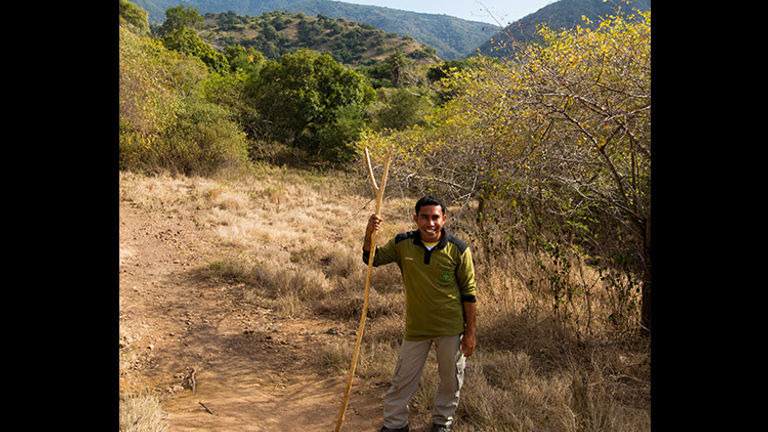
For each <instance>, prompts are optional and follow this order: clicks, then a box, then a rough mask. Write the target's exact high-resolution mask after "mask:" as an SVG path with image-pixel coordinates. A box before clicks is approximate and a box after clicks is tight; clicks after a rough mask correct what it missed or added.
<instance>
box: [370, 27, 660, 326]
mask: <svg viewBox="0 0 768 432" xmlns="http://www.w3.org/2000/svg"><path fill="white" fill-rule="evenodd" d="M540 35H541V42H540V43H538V44H535V45H530V46H529V47H528V48H527V49H526V50H525V51H524V52H522V53H521V54H520V55H519V59H518V60H517V61H502V60H494V59H490V58H487V57H477V58H473V59H470V60H471V62H470V64H468V65H465V66H467V67H464V68H463V69H461V70H456V71H455V72H454V73H452V74H449V75H448V76H447V77H444V78H443V79H442V81H440V86H441V89H442V91H443V92H446V93H447V94H450V95H452V96H453V98H452V99H451V100H449V101H448V102H446V103H445V104H444V105H443V106H441V107H439V108H438V109H437V110H436V111H435V113H434V115H432V116H431V117H430V119H429V123H430V125H431V126H430V128H419V127H413V128H410V129H406V130H403V131H400V132H397V133H390V134H389V135H386V134H381V133H378V134H368V135H365V136H364V138H363V140H361V142H359V143H358V146H359V147H360V148H362V147H368V148H370V149H371V152H372V153H373V154H372V156H371V157H376V156H381V153H383V151H384V149H385V148H387V147H389V146H394V147H395V152H396V157H397V158H398V167H401V168H402V169H395V170H393V171H392V172H391V173H390V178H391V181H392V182H400V183H401V184H402V185H403V186H404V187H409V188H417V189H420V190H432V191H435V190H439V191H440V192H441V193H442V194H444V195H445V196H446V197H449V200H450V201H453V202H454V203H457V204H461V205H462V210H465V209H466V211H467V212H470V213H473V214H474V223H475V225H476V227H477V233H476V234H477V238H479V239H480V241H482V243H483V248H482V249H483V251H484V252H486V253H485V254H479V255H483V256H485V257H487V258H488V259H490V257H491V256H492V255H493V250H494V247H497V246H502V247H505V246H509V245H515V244H517V245H526V244H527V245H531V246H534V247H541V245H542V244H552V245H559V246H562V247H561V248H560V249H559V250H562V249H564V248H566V247H568V248H575V250H577V251H579V253H581V254H583V255H589V256H590V259H591V260H592V261H594V262H595V263H596V265H599V266H601V267H602V268H606V269H615V270H617V271H623V272H625V273H627V274H630V275H640V279H641V280H642V296H641V314H640V315H641V316H640V324H641V326H642V327H643V328H646V329H647V328H648V327H649V325H650V290H651V280H650V270H651V269H650V259H649V257H650V250H651V249H650V247H651V243H650V237H649V235H648V233H649V229H648V227H649V224H650V202H651V201H650V198H651V188H650V184H651V178H650V162H651V159H650V155H651V141H650V111H651V97H650V79H651V77H650V12H647V13H642V14H641V15H640V19H638V20H635V19H634V17H623V16H614V17H608V18H606V19H605V20H603V21H602V22H601V23H600V24H599V25H598V26H596V28H594V29H588V28H582V27H577V28H575V29H573V30H570V31H561V32H555V31H552V30H550V29H548V28H547V27H542V28H541V31H540ZM377 153H378V154H377ZM470 203H476V204H477V205H476V206H471V205H470ZM470 209H473V210H470ZM552 250H558V249H557V248H555V247H553V248H552Z"/></svg>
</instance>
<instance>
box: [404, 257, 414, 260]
mask: <svg viewBox="0 0 768 432" xmlns="http://www.w3.org/2000/svg"><path fill="white" fill-rule="evenodd" d="M403 259H404V260H406V261H413V257H409V256H407V257H403Z"/></svg>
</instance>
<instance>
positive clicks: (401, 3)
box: [339, 0, 555, 25]
mask: <svg viewBox="0 0 768 432" xmlns="http://www.w3.org/2000/svg"><path fill="white" fill-rule="evenodd" d="M339 1H343V2H345V3H357V4H364V5H372V6H385V7H389V8H393V9H403V10H407V11H413V12H424V13H434V14H445V15H451V16H455V17H459V18H463V19H467V20H471V21H483V22H488V23H491V24H497V21H498V22H499V23H501V24H502V25H507V23H510V22H514V21H517V20H518V19H520V18H522V17H524V16H526V15H528V14H531V13H534V12H536V11H537V10H539V9H541V8H542V7H544V6H546V5H548V4H549V3H553V2H554V1H555V0H339ZM494 18H495V19H494Z"/></svg>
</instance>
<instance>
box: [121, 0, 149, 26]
mask: <svg viewBox="0 0 768 432" xmlns="http://www.w3.org/2000/svg"><path fill="white" fill-rule="evenodd" d="M120 23H127V24H130V25H132V26H133V27H134V28H135V29H136V31H137V32H138V33H139V34H146V33H149V15H148V14H147V11H145V10H144V9H142V8H140V7H139V6H136V4H134V3H131V2H129V1H128V0H120Z"/></svg>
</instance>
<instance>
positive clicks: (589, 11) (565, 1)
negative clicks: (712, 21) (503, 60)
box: [468, 0, 651, 57]
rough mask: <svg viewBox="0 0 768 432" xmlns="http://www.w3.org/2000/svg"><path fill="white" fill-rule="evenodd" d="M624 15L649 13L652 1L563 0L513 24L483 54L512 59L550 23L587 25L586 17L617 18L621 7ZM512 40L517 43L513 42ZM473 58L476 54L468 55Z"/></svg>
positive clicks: (482, 49) (554, 26)
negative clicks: (544, 24) (542, 27)
mask: <svg viewBox="0 0 768 432" xmlns="http://www.w3.org/2000/svg"><path fill="white" fill-rule="evenodd" d="M619 7H620V8H621V10H622V11H624V12H632V11H635V10H641V11H644V12H645V11H647V10H648V9H650V7H651V0H560V1H556V2H554V3H550V4H548V5H546V6H544V7H542V8H541V9H539V10H537V11H536V12H534V13H532V14H529V15H526V16H524V17H523V18H521V19H519V20H517V21H515V22H513V23H511V24H509V25H508V26H507V27H505V28H504V29H503V30H500V31H499V32H497V33H496V34H494V35H493V36H492V37H491V38H490V39H489V40H487V41H486V42H485V43H483V44H482V45H481V46H480V48H479V52H480V53H481V54H483V55H487V56H491V57H511V56H513V55H514V53H515V52H516V50H517V49H519V48H520V46H521V45H524V44H526V43H529V42H531V41H534V40H536V38H537V34H536V31H537V30H538V28H537V26H538V25H539V24H541V23H547V25H548V26H549V27H550V28H552V29H559V28H565V29H570V28H573V27H575V26H576V25H581V26H584V21H583V20H582V18H581V17H582V15H583V16H586V17H587V18H589V19H590V20H592V21H596V20H598V19H599V18H600V17H605V16H607V15H613V14H615V13H616V11H617V9H618V8H619ZM510 39H511V40H512V41H514V42H515V43H517V46H516V45H515V43H513V42H510ZM468 54H469V55H472V54H476V53H468Z"/></svg>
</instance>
